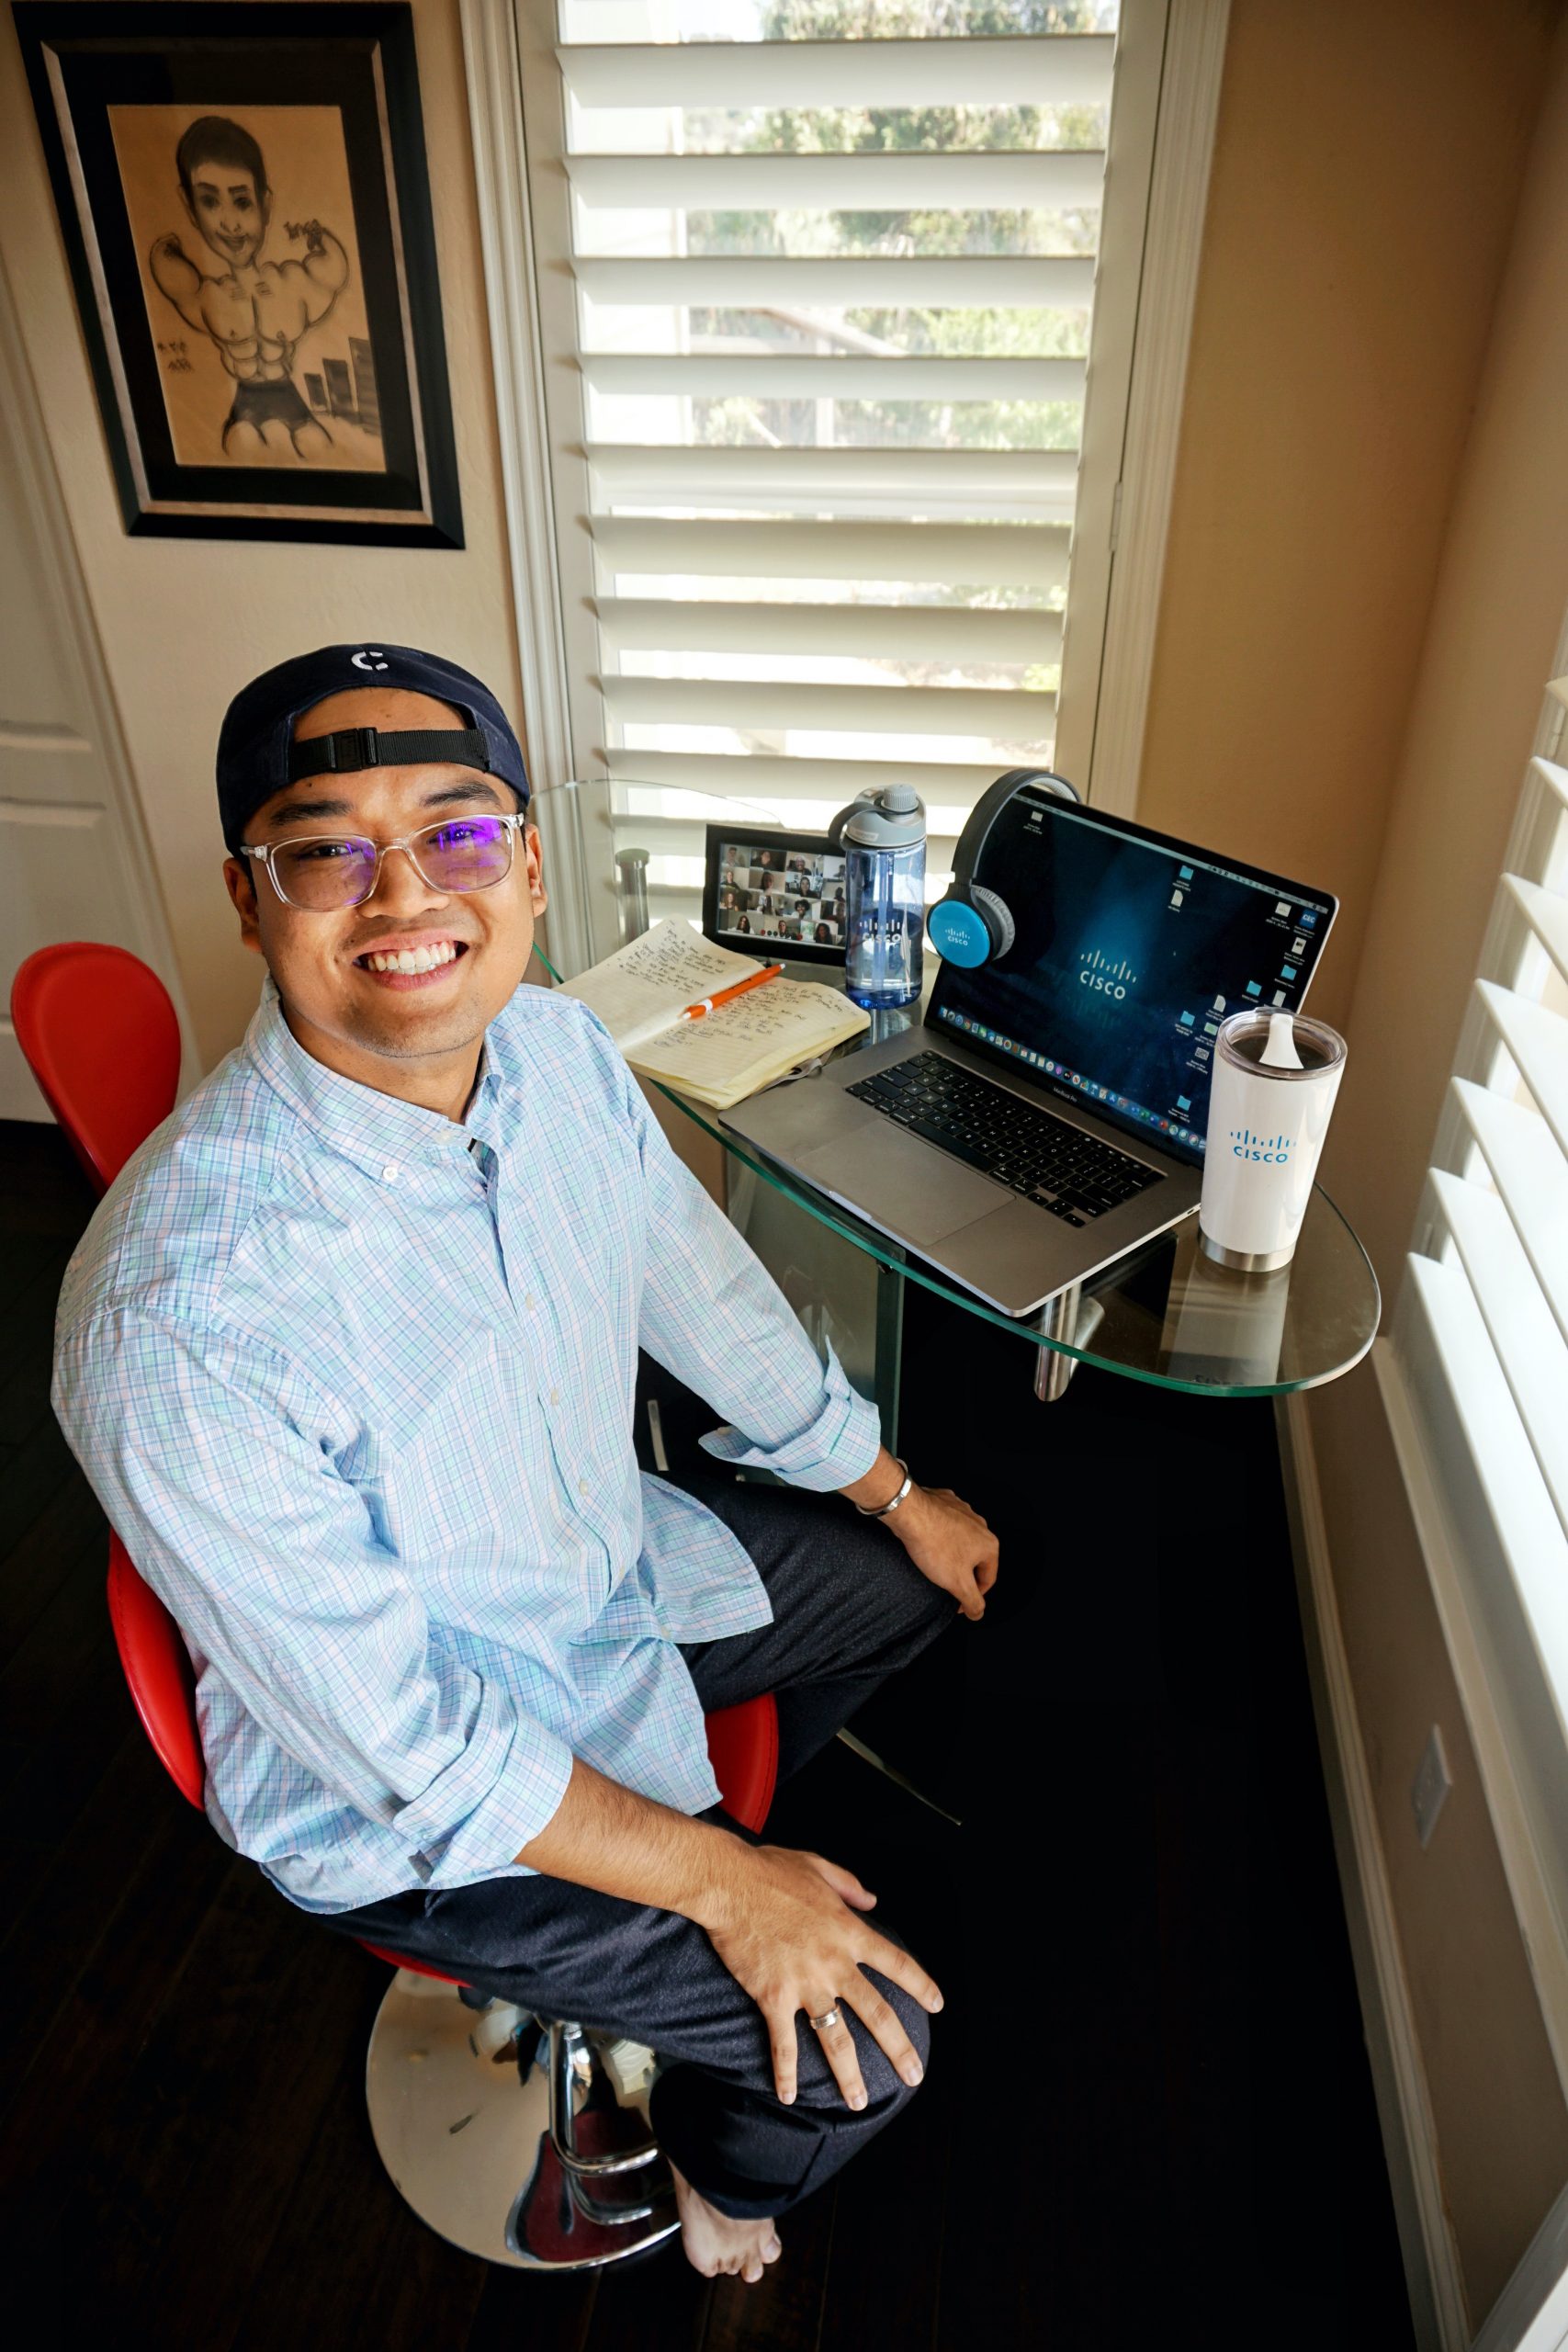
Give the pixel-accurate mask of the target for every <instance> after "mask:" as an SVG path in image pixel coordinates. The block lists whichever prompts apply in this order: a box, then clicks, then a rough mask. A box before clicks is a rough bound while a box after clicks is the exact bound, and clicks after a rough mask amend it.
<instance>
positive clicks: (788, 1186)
mask: <svg viewBox="0 0 1568 2352" xmlns="http://www.w3.org/2000/svg"><path fill="white" fill-rule="evenodd" d="M534 954H535V956H536V957H537V959H538V961H539V963H540V964H541V965H542V966H543V967H544V969H545V970H546V972H547V974H548V975H549V978H550V981H551V983H552V984H553V985H554V986H556V987H559V986H560V985H561V975H560V973H559V972H558V971H557V969H556V967H555V966H554V965H553V964H552V963H551V961H550V959H549V957H548V956H547V955H546V954H545V952H544V950H543V949H542V948H541V947H540V946H539V945H538V944H537V943H536V944H535V947H534ZM645 1082H646V1083H647V1084H649V1085H652V1086H655V1087H657V1089H658V1091H659V1092H660V1094H661V1095H662V1096H663V1097H664V1099H665V1101H666V1102H667V1103H670V1104H671V1106H672V1108H673V1109H675V1110H677V1111H679V1112H680V1113H681V1114H682V1116H683V1117H684V1118H687V1119H690V1120H691V1122H692V1124H693V1125H694V1126H696V1127H698V1128H699V1129H700V1130H701V1131H702V1132H703V1133H704V1134H705V1135H706V1136H710V1137H711V1138H712V1139H713V1141H714V1142H715V1143H716V1144H717V1145H718V1146H719V1148H720V1149H721V1150H722V1151H724V1152H726V1153H727V1154H728V1156H729V1157H730V1158H731V1159H736V1160H738V1161H739V1163H740V1165H741V1166H742V1167H744V1168H747V1169H750V1171H751V1172H752V1174H753V1175H755V1176H757V1177H759V1178H760V1179H761V1182H763V1183H765V1184H767V1185H769V1186H770V1187H771V1188H772V1189H773V1191H774V1192H775V1193H779V1194H780V1195H781V1197H782V1198H784V1199H785V1200H787V1201H790V1202H792V1203H793V1204H795V1207H797V1208H799V1209H801V1210H803V1211H804V1212H805V1214H806V1215H807V1216H810V1217H813V1218H815V1219H816V1221H817V1222H818V1224H819V1225H822V1226H825V1227H827V1228H828V1230H829V1232H831V1233H836V1234H837V1235H838V1236H839V1237H840V1239H841V1240H844V1241H847V1242H848V1243H849V1244H850V1246H851V1248H852V1249H855V1250H860V1251H861V1252H862V1253H863V1255H864V1256H866V1257H868V1258H870V1259H872V1260H873V1261H874V1262H875V1263H876V1264H877V1265H879V1266H880V1267H882V1268H883V1269H884V1270H885V1271H886V1272H888V1273H891V1274H896V1275H897V1276H898V1277H899V1278H900V1279H901V1280H903V1281H906V1282H912V1283H918V1284H919V1287H920V1288H921V1289H922V1290H925V1291H929V1292H930V1293H931V1295H932V1296H933V1297H935V1298H940V1299H942V1300H943V1301H945V1302H946V1304H947V1305H949V1306H956V1307H958V1308H959V1309H960V1310H961V1311H962V1312H963V1313H964V1314H966V1315H972V1316H975V1317H976V1318H977V1319H978V1320H980V1321H981V1322H984V1323H987V1324H989V1325H991V1326H992V1327H993V1328H994V1329H997V1330H999V1331H1007V1332H1010V1333H1012V1334H1013V1335H1015V1336H1016V1337H1018V1338H1020V1339H1021V1340H1025V1341H1027V1342H1028V1343H1029V1344H1030V1345H1031V1346H1032V1347H1033V1348H1034V1350H1035V1351H1036V1352H1037V1353H1041V1352H1048V1353H1050V1354H1053V1355H1057V1356H1064V1357H1066V1358H1067V1359H1068V1360H1069V1361H1070V1362H1071V1363H1075V1364H1079V1363H1084V1364H1090V1365H1092V1366H1093V1367H1094V1368H1095V1369H1096V1370H1097V1371H1100V1372H1109V1373H1112V1374H1116V1375H1117V1376H1118V1377H1119V1378H1121V1379H1122V1380H1138V1381H1142V1382H1143V1383H1144V1385H1145V1386H1146V1387H1150V1388H1169V1389H1175V1390H1178V1391H1179V1392H1180V1393H1181V1394H1183V1395H1185V1396H1190V1397H1299V1396H1304V1395H1305V1394H1306V1393H1307V1391H1308V1390H1310V1389H1313V1388H1323V1387H1326V1386H1327V1385H1328V1384H1329V1383H1330V1382H1331V1381H1335V1380H1340V1379H1343V1377H1344V1376H1345V1374H1347V1373H1349V1372H1353V1371H1354V1370H1355V1368H1356V1366H1357V1365H1358V1364H1359V1363H1362V1362H1364V1360H1365V1359H1366V1357H1367V1356H1368V1355H1369V1354H1370V1353H1371V1348H1372V1344H1373V1341H1374V1340H1376V1338H1377V1335H1378V1329H1379V1326H1380V1324H1381V1322H1382V1291H1381V1288H1380V1286H1379V1283H1378V1278H1377V1272H1376V1270H1375V1269H1374V1267H1373V1265H1372V1262H1371V1259H1370V1258H1369V1257H1368V1256H1367V1253H1366V1250H1365V1249H1364V1248H1363V1247H1362V1244H1361V1240H1360V1238H1359V1235H1358V1234H1357V1232H1356V1231H1355V1228H1354V1227H1352V1226H1351V1224H1350V1222H1349V1219H1348V1217H1347V1216H1345V1215H1344V1213H1343V1211H1342V1210H1341V1209H1340V1208H1339V1207H1338V1206H1337V1204H1336V1202H1335V1201H1334V1200H1333V1199H1331V1197H1330V1196H1329V1194H1328V1193H1325V1191H1324V1189H1323V1187H1322V1186H1321V1185H1320V1184H1314V1186H1313V1193H1314V1196H1315V1198H1316V1199H1318V1200H1320V1201H1321V1202H1322V1203H1323V1205H1324V1207H1325V1209H1327V1211H1328V1212H1329V1214H1330V1215H1331V1216H1333V1217H1334V1219H1335V1221H1336V1223H1337V1225H1338V1227H1340V1229H1341V1230H1342V1232H1343V1234H1344V1236H1345V1238H1346V1239H1347V1240H1348V1243H1349V1245H1350V1247H1351V1249H1352V1250H1354V1252H1355V1254H1356V1257H1357V1258H1358V1259H1359V1262H1360V1266H1361V1269H1362V1271H1363V1272H1364V1274H1365V1276H1366V1280H1367V1283H1368V1284H1369V1285H1370V1289H1371V1313H1370V1316H1369V1317H1368V1318H1367V1325H1366V1332H1365V1336H1364V1338H1363V1339H1362V1340H1361V1342H1360V1344H1359V1347H1357V1348H1356V1350H1355V1351H1354V1352H1353V1353H1352V1354H1349V1355H1347V1356H1345V1357H1343V1358H1341V1359H1340V1360H1339V1361H1337V1362H1336V1363H1333V1364H1330V1365H1327V1366H1325V1368H1324V1369H1323V1370H1321V1371H1314V1372H1308V1373H1303V1374H1300V1375H1299V1376H1296V1377H1293V1378H1291V1379H1287V1380H1271V1381H1226V1380H1199V1379H1192V1378H1188V1377H1183V1376H1181V1375H1179V1374H1174V1373H1164V1372H1159V1371H1156V1369H1154V1368H1153V1367H1152V1366H1149V1365H1146V1364H1135V1363H1128V1362H1126V1361H1125V1360H1124V1359H1123V1358H1121V1357H1117V1356H1111V1355H1104V1354H1100V1353H1097V1351H1095V1350H1094V1349H1093V1348H1092V1347H1074V1346H1073V1345H1072V1344H1071V1343H1070V1342H1069V1341H1067V1340H1060V1339H1055V1338H1053V1337H1051V1336H1050V1334H1048V1333H1047V1332H1045V1331H1043V1330H1042V1329H1040V1328H1039V1327H1038V1325H1037V1324H1035V1323H1032V1322H1031V1321H1029V1320H1028V1319H1027V1318H1025V1317H1017V1316H1011V1315H1004V1314H1003V1313H1002V1312H1001V1310H1000V1309H999V1308H998V1307H994V1306H990V1305H988V1303H987V1301H986V1300H985V1299H983V1298H981V1297H979V1296H978V1295H976V1293H975V1292H973V1291H965V1290H961V1289H959V1288H958V1286H957V1285H956V1284H955V1283H947V1282H943V1281H942V1279H941V1277H940V1276H939V1275H937V1274H936V1273H934V1272H927V1271H926V1270H925V1269H924V1268H923V1267H922V1266H921V1265H920V1264H919V1263H918V1262H915V1263H912V1262H911V1261H910V1260H909V1259H908V1256H906V1255H905V1254H903V1253H902V1252H901V1250H900V1249H899V1245H898V1244H897V1242H895V1241H892V1240H891V1239H889V1238H887V1237H886V1236H883V1235H879V1234H877V1233H876V1232H875V1230H874V1227H869V1226H863V1225H856V1224H852V1223H851V1222H850V1220H849V1217H848V1216H847V1213H846V1212H844V1211H843V1210H841V1209H840V1208H839V1207H838V1205H837V1204H836V1203H834V1202H831V1201H829V1199H828V1197H827V1196H826V1194H824V1193H818V1192H816V1191H815V1190H813V1188H811V1187H810V1186H808V1185H807V1184H805V1183H803V1182H801V1181H800V1180H799V1179H798V1178H796V1177H794V1176H791V1175H790V1174H789V1173H788V1172H787V1170H784V1169H782V1168H780V1167H779V1166H777V1164H776V1163H775V1162H773V1160H770V1159H768V1158H767V1157H766V1155H765V1154H764V1153H762V1152H760V1151H756V1150H753V1149H752V1148H750V1147H749V1146H747V1145H745V1144H743V1143H742V1142H741V1140H740V1138H739V1136H734V1135H732V1134H731V1133H730V1132H729V1130H728V1128H727V1127H725V1126H723V1125H720V1124H719V1117H718V1114H717V1112H716V1111H715V1110H714V1109H712V1107H711V1106H710V1105H708V1104H707V1103H697V1102H695V1101H694V1099H693V1098H692V1097H691V1096H690V1095H686V1094H682V1093H680V1092H678V1091H677V1090H676V1089H675V1088H674V1087H672V1086H670V1085H667V1084H666V1083H665V1082H664V1081H663V1080H660V1079H650V1080H647V1081H645ZM1113 1273H1114V1269H1113V1268H1110V1267H1108V1268H1105V1269H1102V1279H1103V1280H1104V1281H1106V1282H1110V1281H1111V1279H1113ZM1092 1279H1093V1278H1091V1280H1092ZM1091 1295H1092V1293H1091Z"/></svg>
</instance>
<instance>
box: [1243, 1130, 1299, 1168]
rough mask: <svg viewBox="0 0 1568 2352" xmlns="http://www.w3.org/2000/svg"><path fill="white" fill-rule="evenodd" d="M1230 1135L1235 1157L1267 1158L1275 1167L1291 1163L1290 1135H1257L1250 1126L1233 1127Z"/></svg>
mask: <svg viewBox="0 0 1568 2352" xmlns="http://www.w3.org/2000/svg"><path fill="white" fill-rule="evenodd" d="M1230 1136H1231V1158H1232V1159H1266V1160H1268V1162H1269V1165H1270V1167H1273V1168H1288V1167H1289V1166H1290V1164H1291V1143H1292V1137H1291V1136H1255V1135H1254V1134H1253V1132H1252V1129H1251V1128H1250V1127H1233V1128H1232V1129H1231V1131H1230Z"/></svg>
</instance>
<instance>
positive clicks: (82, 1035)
mask: <svg viewBox="0 0 1568 2352" xmlns="http://www.w3.org/2000/svg"><path fill="white" fill-rule="evenodd" d="M11 1025H12V1027H13V1028H14V1029H15V1030H16V1033H17V1044H18V1045H19V1046H20V1047H21V1049H22V1052H23V1053H24V1055H25V1056H26V1057H27V1060H28V1068H29V1069H31V1071H32V1074H33V1076H34V1077H35V1078H36V1079H37V1080H38V1082H39V1091H40V1092H41V1093H42V1095H43V1098H44V1100H45V1102H46V1103H48V1104H49V1107H50V1109H51V1111H52V1112H53V1113H54V1115H55V1117H56V1118H57V1119H58V1120H59V1122H60V1125H61V1126H62V1129H63V1131H64V1135H65V1139H66V1141H67V1142H68V1143H69V1144H70V1146H71V1148H72V1150H73V1152H74V1153H75V1155H76V1157H77V1159H79V1160H80V1161H81V1163H82V1165H83V1167H84V1168H85V1170H86V1171H87V1174H88V1177H89V1178H90V1180H91V1182H92V1185H93V1189H94V1191H95V1192H97V1193H107V1191H108V1188H109V1186H110V1185H111V1184H112V1183H113V1182H114V1180H115V1178H116V1177H117V1176H118V1174H119V1171H120V1170H121V1169H122V1168H123V1167H124V1166H125V1163H126V1161H127V1160H128V1159H130V1155H131V1153H132V1152H133V1151H134V1150H135V1149H136V1148H137V1147H138V1145H139V1144H142V1143H145V1141H146V1140H147V1137H148V1136H150V1135H151V1134H152V1130H153V1128H154V1127H155V1126H157V1125H159V1124H160V1122H161V1121H163V1120H164V1119H166V1118H167V1117H168V1115H169V1114H170V1112H171V1111H172V1110H173V1109H174V1107H175V1091H176V1089H177V1088H178V1085H179V1081H180V1025H179V1023H178V1021H177V1020H176V1019H175V1008H174V1006H173V1005H172V1004H171V1003H170V1001H169V992H168V990H167V989H166V988H165V987H164V983H163V981H162V980H161V979H160V978H158V975H157V974H156V972H153V971H150V970H149V969H148V967H147V966H146V965H145V964H143V963H142V962H141V960H140V958H139V957H137V956H132V955H130V954H129V953H128V952H127V950H126V949H125V948H123V947H106V946H103V945H102V944H99V943H97V942H96V941H93V940H86V939H73V940H67V941H65V942H63V943H62V944H61V945H59V946H57V947H40V948H39V950H38V952H37V954H36V955H33V956H28V958H27V960H26V961H25V962H24V963H23V964H21V965H19V966H18V967H17V977H16V978H15V979H14V980H13V981H12V983H11Z"/></svg>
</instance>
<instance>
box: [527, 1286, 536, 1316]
mask: <svg viewBox="0 0 1568 2352" xmlns="http://www.w3.org/2000/svg"><path fill="white" fill-rule="evenodd" d="M523 1304H524V1306H525V1307H526V1308H527V1310H528V1312H529V1314H530V1315H532V1313H533V1312H534V1309H535V1307H536V1306H537V1305H538V1304H539V1302H538V1300H537V1299H536V1297H535V1295H534V1294H533V1292H532V1291H531V1290H529V1291H525V1292H524V1294H523Z"/></svg>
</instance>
